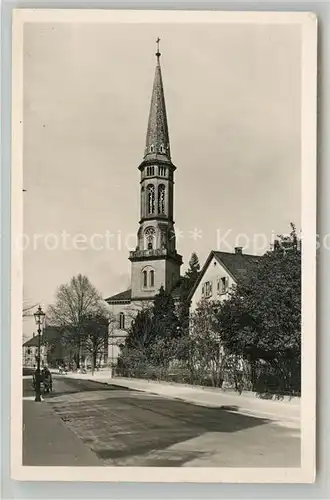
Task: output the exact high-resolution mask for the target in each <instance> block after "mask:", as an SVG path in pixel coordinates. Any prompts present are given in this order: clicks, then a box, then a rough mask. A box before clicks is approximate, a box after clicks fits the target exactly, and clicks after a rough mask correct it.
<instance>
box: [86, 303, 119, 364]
mask: <svg viewBox="0 0 330 500" xmlns="http://www.w3.org/2000/svg"><path fill="white" fill-rule="evenodd" d="M113 322H114V319H113V316H112V315H110V314H107V312H106V310H105V309H100V310H99V311H98V312H97V313H96V314H94V315H90V316H88V317H87V318H86V322H85V326H84V331H85V333H84V336H83V348H84V351H85V353H88V354H89V355H90V357H91V360H92V373H94V370H95V367H96V366H97V360H98V359H99V358H101V356H102V355H104V354H105V353H106V352H107V350H108V340H109V330H110V326H111V324H112V323H113Z"/></svg>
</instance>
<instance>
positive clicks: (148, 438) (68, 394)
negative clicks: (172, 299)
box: [23, 376, 300, 467]
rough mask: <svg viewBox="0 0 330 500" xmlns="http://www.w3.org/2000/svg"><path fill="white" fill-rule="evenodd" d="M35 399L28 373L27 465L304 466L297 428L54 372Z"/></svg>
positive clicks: (25, 409) (25, 384) (25, 382)
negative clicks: (44, 392)
mask: <svg viewBox="0 0 330 500" xmlns="http://www.w3.org/2000/svg"><path fill="white" fill-rule="evenodd" d="M53 386H54V388H53V393H52V394H50V395H47V396H46V397H45V400H44V401H43V402H42V403H35V402H34V400H33V391H32V385H31V380H30V379H28V378H25V379H24V380H23V465H53V466H54V465H58V466H63V465H90V466H92V465H94V466H107V465H108V466H109V465H112V466H113V465H117V466H157V467H162V466H163V467H181V466H189V467H193V466H199V467H209V466H215V467H299V466H300V436H299V431H298V430H297V429H290V428H285V427H280V426H279V425H276V424H275V423H273V422H270V421H267V420H264V419H262V418H255V417H252V416H246V415H242V414H239V413H235V412H233V411H230V409H225V408H207V407H202V406H196V405H193V404H189V403H185V402H182V401H178V400H170V399H167V398H165V397H160V396H156V395H152V394H146V393H143V392H138V391H133V390H127V389H123V388H120V387H118V386H111V385H106V384H100V383H97V382H91V381H87V380H75V379H70V378H68V377H65V376H55V377H54V382H53Z"/></svg>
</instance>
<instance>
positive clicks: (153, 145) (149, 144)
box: [144, 38, 171, 160]
mask: <svg viewBox="0 0 330 500" xmlns="http://www.w3.org/2000/svg"><path fill="white" fill-rule="evenodd" d="M159 42H160V38H157V40H156V43H157V52H156V57H157V64H156V71H155V79H154V86H153V89H152V97H151V105H150V112H149V121H148V130H147V139H146V147H145V154H144V157H145V158H146V159H147V158H149V156H150V157H151V156H152V155H155V154H160V155H163V156H165V157H166V158H167V159H168V160H170V158H171V153H170V140H169V135H168V126H167V117H166V106H165V97H164V89H163V80H162V72H161V67H160V56H161V53H160V52H159Z"/></svg>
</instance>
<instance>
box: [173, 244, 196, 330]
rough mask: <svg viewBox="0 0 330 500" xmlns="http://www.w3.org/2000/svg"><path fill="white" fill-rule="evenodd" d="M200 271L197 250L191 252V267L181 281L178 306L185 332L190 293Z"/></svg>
mask: <svg viewBox="0 0 330 500" xmlns="http://www.w3.org/2000/svg"><path fill="white" fill-rule="evenodd" d="M199 273H200V264H199V259H198V256H197V254H196V253H195V252H193V253H192V254H191V258H190V260H189V268H188V269H187V271H186V273H185V275H184V276H183V277H182V278H181V283H180V299H179V303H178V306H177V314H178V318H179V321H180V325H181V329H182V331H183V332H185V333H188V328H189V307H190V302H189V300H188V297H189V293H190V292H191V290H192V287H193V286H194V284H195V283H196V281H197V279H198V276H199Z"/></svg>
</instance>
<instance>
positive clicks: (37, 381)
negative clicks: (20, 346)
mask: <svg viewBox="0 0 330 500" xmlns="http://www.w3.org/2000/svg"><path fill="white" fill-rule="evenodd" d="M34 319H35V321H36V324H37V327H38V357H37V371H36V378H35V384H36V385H35V392H36V397H35V401H41V390H40V382H41V373H40V356H41V353H40V350H41V327H42V325H43V323H44V320H45V313H44V312H43V311H42V309H41V307H40V306H39V307H38V310H37V312H36V313H34Z"/></svg>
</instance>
